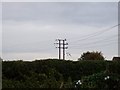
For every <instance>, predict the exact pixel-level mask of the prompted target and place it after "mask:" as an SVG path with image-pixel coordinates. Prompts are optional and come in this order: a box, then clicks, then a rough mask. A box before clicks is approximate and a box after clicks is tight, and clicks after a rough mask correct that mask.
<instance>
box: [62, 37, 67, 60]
mask: <svg viewBox="0 0 120 90" xmlns="http://www.w3.org/2000/svg"><path fill="white" fill-rule="evenodd" d="M66 45H68V43H66V39H64V40H63V60H65V49H68V47H67V46H66Z"/></svg>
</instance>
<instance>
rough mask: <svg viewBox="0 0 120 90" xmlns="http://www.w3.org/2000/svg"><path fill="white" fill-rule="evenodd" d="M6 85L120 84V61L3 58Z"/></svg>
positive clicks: (4, 82)
mask: <svg viewBox="0 0 120 90" xmlns="http://www.w3.org/2000/svg"><path fill="white" fill-rule="evenodd" d="M2 67H3V68H2V72H3V74H2V79H3V80H2V85H3V86H2V87H3V89H4V88H120V69H119V68H120V62H112V61H104V60H93V61H92V60H90V61H87V60H85V61H84V60H83V61H65V60H56V59H48V60H36V61H32V62H26V61H3V64H2Z"/></svg>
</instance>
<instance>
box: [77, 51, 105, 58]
mask: <svg viewBox="0 0 120 90" xmlns="http://www.w3.org/2000/svg"><path fill="white" fill-rule="evenodd" d="M104 59H105V58H104V57H103V55H102V53H101V52H98V51H96V52H94V51H93V52H89V51H87V52H85V53H83V54H82V55H81V57H80V58H79V59H78V60H104Z"/></svg>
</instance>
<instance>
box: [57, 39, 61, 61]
mask: <svg viewBox="0 0 120 90" xmlns="http://www.w3.org/2000/svg"><path fill="white" fill-rule="evenodd" d="M58 44H59V46H58V49H59V59H61V40H60V39H58Z"/></svg>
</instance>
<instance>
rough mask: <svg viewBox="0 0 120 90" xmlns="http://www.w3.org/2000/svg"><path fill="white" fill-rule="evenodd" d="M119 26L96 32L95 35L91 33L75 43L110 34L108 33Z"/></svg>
mask: <svg viewBox="0 0 120 90" xmlns="http://www.w3.org/2000/svg"><path fill="white" fill-rule="evenodd" d="M119 25H120V24H118V25H114V26H112V27H110V28H108V29H104V30H101V31H98V32H94V33H91V34H87V35H84V36H81V39H79V40H76V41H73V42H78V41H83V40H87V39H90V38H92V37H95V36H99V35H101V34H103V33H105V32H108V31H110V30H112V29H113V28H115V27H117V26H119ZM69 40H70V39H69Z"/></svg>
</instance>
